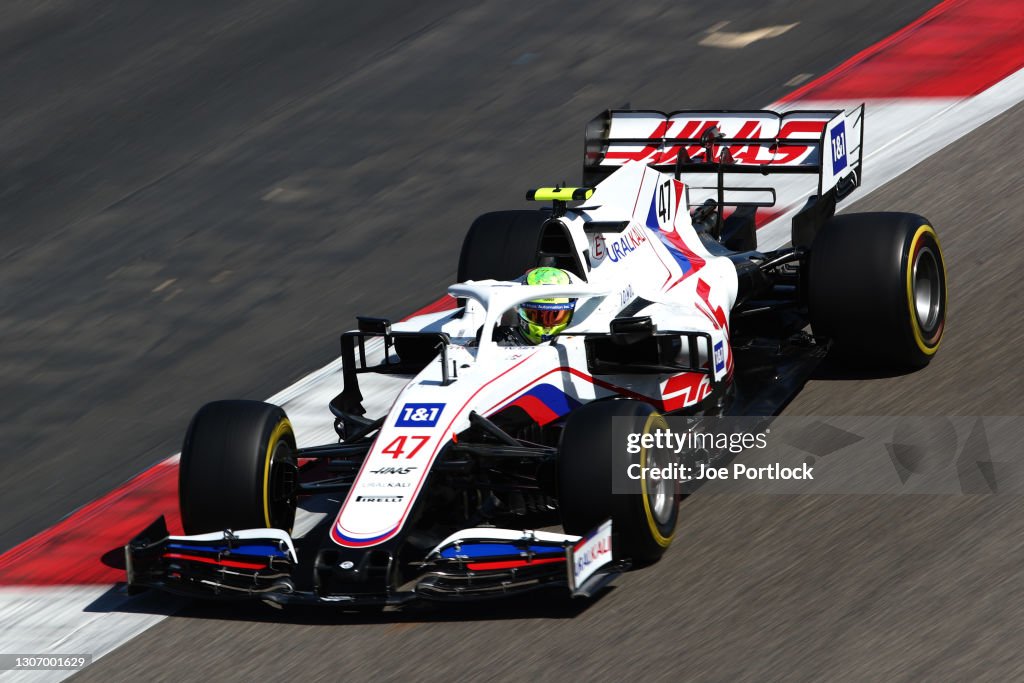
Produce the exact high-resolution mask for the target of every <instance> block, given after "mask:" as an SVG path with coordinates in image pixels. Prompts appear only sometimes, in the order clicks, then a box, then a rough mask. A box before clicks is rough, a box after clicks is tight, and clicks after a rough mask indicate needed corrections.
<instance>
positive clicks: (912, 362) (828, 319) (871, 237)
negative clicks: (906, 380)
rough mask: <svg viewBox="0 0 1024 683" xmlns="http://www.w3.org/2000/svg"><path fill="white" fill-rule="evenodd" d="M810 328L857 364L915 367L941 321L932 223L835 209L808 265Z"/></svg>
mask: <svg viewBox="0 0 1024 683" xmlns="http://www.w3.org/2000/svg"><path fill="white" fill-rule="evenodd" d="M808 278H809V279H808V307H809V309H810V318H811V328H812V329H813V330H814V333H815V334H817V335H822V336H826V337H830V338H831V339H832V343H833V349H834V351H835V352H836V354H837V355H838V356H840V357H842V358H843V359H844V360H846V361H849V362H852V363H854V364H858V365H875V366H882V367H897V368H920V367H923V366H925V365H927V364H928V362H929V361H931V359H932V357H933V356H934V355H935V352H936V351H937V350H938V348H939V344H940V342H941V341H942V334H943V332H944V330H945V326H946V296H947V294H946V266H945V262H944V260H943V257H942V249H941V247H940V246H939V239H938V236H937V235H936V234H935V229H934V228H932V227H931V225H930V224H929V223H928V221H927V220H926V219H925V218H922V217H921V216H917V215H914V214H908V213H855V214H844V215H840V216H834V217H833V218H831V219H830V220H829V221H828V222H827V223H826V224H825V225H824V226H823V227H822V229H821V230H820V231H819V232H818V234H817V236H816V237H815V239H814V243H813V244H812V246H811V254H810V263H809V266H808Z"/></svg>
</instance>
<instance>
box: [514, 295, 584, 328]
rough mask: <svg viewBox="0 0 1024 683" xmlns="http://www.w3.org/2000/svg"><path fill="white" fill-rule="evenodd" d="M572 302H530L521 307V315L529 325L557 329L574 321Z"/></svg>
mask: <svg viewBox="0 0 1024 683" xmlns="http://www.w3.org/2000/svg"><path fill="white" fill-rule="evenodd" d="M573 308H574V305H573V303H572V302H570V301H567V302H565V303H538V302H535V301H530V302H528V303H525V304H523V305H522V306H520V307H519V315H520V317H522V319H523V320H525V321H526V322H528V323H533V324H534V325H539V326H540V327H546V328H550V327H557V326H558V325H566V324H568V323H569V321H570V320H571V319H572V310H573Z"/></svg>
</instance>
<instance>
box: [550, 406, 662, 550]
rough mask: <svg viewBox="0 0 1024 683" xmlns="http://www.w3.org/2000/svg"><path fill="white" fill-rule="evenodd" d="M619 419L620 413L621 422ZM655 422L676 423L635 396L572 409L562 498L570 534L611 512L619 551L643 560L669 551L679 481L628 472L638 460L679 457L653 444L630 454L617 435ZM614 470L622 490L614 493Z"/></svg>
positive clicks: (650, 462)
mask: <svg viewBox="0 0 1024 683" xmlns="http://www.w3.org/2000/svg"><path fill="white" fill-rule="evenodd" d="M614 418H620V419H619V420H615V421H614V422H613V419H614ZM613 429H614V433H613ZM655 429H668V425H667V423H666V422H665V418H664V417H662V416H661V415H660V414H659V413H657V412H656V411H655V410H654V408H652V407H651V406H650V405H648V404H646V403H643V402H640V401H634V400H615V401H598V402H596V403H590V404H587V405H585V406H583V407H582V408H580V409H579V410H577V411H576V412H574V413H572V414H571V415H570V416H569V419H568V420H567V421H566V424H565V430H564V431H563V433H562V442H561V445H560V448H559V452H558V486H559V492H558V495H559V499H558V502H559V508H560V510H561V515H562V526H563V527H564V528H565V532H566V533H567V534H573V535H578V536H582V535H583V534H586V533H587V532H588V531H590V530H592V529H593V528H594V527H596V526H597V525H599V524H601V523H602V522H603V521H604V520H606V519H608V518H611V520H612V534H613V541H612V550H613V552H614V553H615V556H616V557H617V558H630V559H632V560H633V562H634V563H635V564H639V565H644V564H650V563H653V562H656V561H658V559H660V558H661V556H662V555H663V554H664V553H665V550H666V549H667V548H668V547H669V545H670V544H671V543H672V539H673V537H674V536H675V530H676V524H677V522H678V520H679V482H678V481H677V480H676V479H659V480H655V479H650V478H643V479H639V480H633V479H628V478H627V477H626V476H625V473H626V471H627V469H628V468H629V466H630V465H639V467H640V468H641V470H642V468H645V467H656V468H662V467H665V466H666V465H668V464H669V463H670V462H673V460H674V456H673V455H672V454H671V452H669V451H658V450H648V449H643V450H641V451H640V452H639V453H636V454H630V453H627V452H626V443H625V442H624V441H622V442H621V443H617V442H616V441H615V437H620V439H624V437H625V434H627V433H630V434H646V433H650V432H652V431H653V430H655ZM634 469H636V468H634ZM613 476H614V477H615V481H616V483H617V488H616V491H620V492H617V493H614V494H613V493H612V490H613V489H612V479H613ZM618 487H622V488H618Z"/></svg>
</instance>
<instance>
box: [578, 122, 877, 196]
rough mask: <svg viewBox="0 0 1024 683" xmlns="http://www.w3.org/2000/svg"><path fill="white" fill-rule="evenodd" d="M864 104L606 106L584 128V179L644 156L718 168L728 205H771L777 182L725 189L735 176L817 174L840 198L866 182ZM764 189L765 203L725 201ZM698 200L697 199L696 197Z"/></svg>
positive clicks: (657, 162)
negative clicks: (808, 107)
mask: <svg viewBox="0 0 1024 683" xmlns="http://www.w3.org/2000/svg"><path fill="white" fill-rule="evenodd" d="M863 146H864V105H863V104H862V105H861V106H860V107H858V108H857V109H854V110H853V111H852V112H850V113H849V114H847V113H846V112H844V111H841V110H836V111H788V112H784V113H778V112H774V111H768V110H761V111H677V112H673V113H671V114H665V113H663V112H660V111H639V110H609V111H606V112H603V113H602V114H599V115H598V116H596V117H595V118H594V119H593V120H591V121H590V123H588V124H587V128H586V143H585V147H584V158H583V184H584V185H587V186H594V185H596V184H597V183H598V182H600V181H601V180H603V179H604V178H605V177H607V176H608V175H610V174H611V173H612V172H613V171H615V170H616V168H618V167H619V166H622V165H623V164H625V163H628V162H630V161H640V162H643V163H646V164H648V165H649V166H652V167H654V168H656V169H657V170H659V171H662V172H666V173H668V172H674V173H676V176H677V178H678V176H679V174H681V173H688V174H715V175H716V176H717V182H716V183H715V185H714V186H710V187H701V186H699V185H695V184H694V183H693V181H692V180H691V181H690V182H689V183H688V184H689V185H690V188H691V190H692V189H698V190H699V189H705V190H711V189H714V190H716V191H717V194H718V200H719V201H718V203H719V204H720V205H726V206H742V205H753V206H769V205H772V204H774V202H775V195H774V188H773V187H756V185H757V183H756V182H754V179H753V178H748V179H746V180H745V181H743V182H740V183H739V185H741V186H740V187H735V188H727V187H725V176H726V175H731V174H736V173H739V174H742V173H749V174H761V175H772V174H782V173H798V174H799V173H802V174H817V175H818V196H824V195H825V193H828V192H829V191H831V190H835V192H834V198H835V199H837V200H838V199H843V198H844V197H846V196H847V195H849V194H850V193H851V192H853V190H854V189H856V187H857V186H859V185H860V184H861V178H862V173H861V167H862V163H861V161H862V159H861V150H862V149H863ZM730 190H731V191H734V194H735V195H736V196H739V197H742V196H744V195H747V196H750V195H751V193H753V195H755V196H756V195H757V193H758V191H761V192H764V193H767V194H768V196H769V197H770V200H768V201H743V200H742V199H741V200H737V201H723V197H724V196H725V192H726V191H730ZM697 203H699V202H697Z"/></svg>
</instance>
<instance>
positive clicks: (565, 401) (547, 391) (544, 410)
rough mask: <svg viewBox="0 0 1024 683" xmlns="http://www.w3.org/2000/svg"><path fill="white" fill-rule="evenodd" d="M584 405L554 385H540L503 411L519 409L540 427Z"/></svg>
mask: <svg viewBox="0 0 1024 683" xmlns="http://www.w3.org/2000/svg"><path fill="white" fill-rule="evenodd" d="M581 405H582V404H581V403H580V402H579V401H577V400H576V399H574V398H573V397H572V396H569V395H568V394H566V393H565V392H564V391H562V390H561V389H559V388H558V387H556V386H555V385H553V384H538V385H536V386H534V387H531V388H530V389H528V390H527V391H526V392H525V393H523V394H521V395H520V396H519V397H517V398H515V399H513V400H512V401H510V402H509V403H506V404H505V406H504V407H503V408H502V410H508V409H509V408H512V407H517V408H520V409H522V410H524V411H525V412H526V414H527V415H529V416H530V418H531V419H532V420H533V421H534V422H536V423H537V424H539V425H542V426H543V425H546V424H548V423H549V422H552V421H554V420H557V419H558V418H560V417H562V416H563V415H566V414H568V413H570V412H572V411H573V410H576V409H577V408H579V407H580V406H581Z"/></svg>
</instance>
